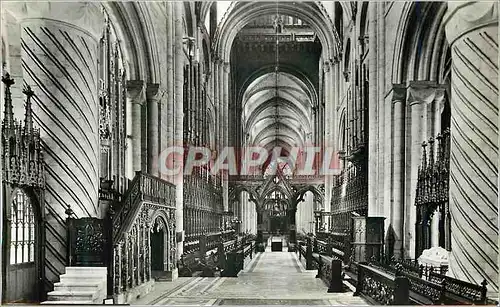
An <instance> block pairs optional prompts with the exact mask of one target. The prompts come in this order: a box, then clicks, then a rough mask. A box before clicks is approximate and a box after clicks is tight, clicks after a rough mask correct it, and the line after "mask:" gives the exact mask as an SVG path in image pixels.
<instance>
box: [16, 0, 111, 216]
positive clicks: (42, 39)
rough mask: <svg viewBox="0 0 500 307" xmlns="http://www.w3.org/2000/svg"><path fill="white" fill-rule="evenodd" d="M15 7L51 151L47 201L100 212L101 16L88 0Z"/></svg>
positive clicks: (27, 75)
mask: <svg viewBox="0 0 500 307" xmlns="http://www.w3.org/2000/svg"><path fill="white" fill-rule="evenodd" d="M14 11H15V13H14V14H15V15H16V17H18V19H19V20H20V23H21V33H22V34H21V48H22V51H21V52H22V67H23V76H24V82H25V83H27V84H29V85H30V86H31V88H32V89H33V90H34V92H35V94H36V95H35V97H34V104H33V105H34V108H33V109H34V110H33V111H34V115H35V122H36V125H37V126H39V127H40V128H41V137H42V142H43V145H44V151H45V153H46V155H45V161H46V163H47V168H46V170H47V191H46V201H47V203H48V204H49V205H50V206H52V208H53V209H54V210H56V211H58V212H62V215H64V210H65V209H66V207H67V206H68V205H71V208H72V209H73V211H74V212H75V214H76V215H77V216H78V217H84V216H97V215H98V210H97V200H98V188H99V100H98V92H97V91H98V87H97V84H98V77H97V56H98V53H97V46H98V39H99V36H100V31H101V29H102V26H104V24H103V22H104V16H103V14H102V13H101V11H100V8H99V6H98V5H96V4H91V3H72V4H71V5H67V4H63V3H50V4H49V3H23V4H20V5H19V6H18V7H16V8H15V9H14ZM99 24H100V25H101V26H98V28H96V25H99Z"/></svg>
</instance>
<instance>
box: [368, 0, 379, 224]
mask: <svg viewBox="0 0 500 307" xmlns="http://www.w3.org/2000/svg"><path fill="white" fill-rule="evenodd" d="M377 6H378V3H377V2H371V3H369V4H368V20H369V22H370V26H369V27H368V30H369V31H368V37H369V39H368V50H369V52H368V67H369V70H368V71H369V77H368V79H369V80H370V83H369V86H368V96H369V98H368V99H369V102H368V216H379V215H380V211H381V210H380V208H379V206H378V203H377V185H378V178H377V172H378V153H377V150H378V134H377V125H378V122H379V121H380V120H382V118H380V117H379V114H378V110H377V100H378V88H377V78H378V74H377V68H378V67H377V61H378V57H377V51H378V49H377V48H378V44H377Z"/></svg>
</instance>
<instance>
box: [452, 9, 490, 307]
mask: <svg viewBox="0 0 500 307" xmlns="http://www.w3.org/2000/svg"><path fill="white" fill-rule="evenodd" d="M444 21H445V25H446V26H445V27H446V28H445V29H446V36H447V39H448V42H449V44H450V46H451V57H452V70H451V71H452V78H451V82H452V84H451V104H450V105H451V115H452V120H451V152H450V155H451V162H450V212H451V216H452V220H451V238H452V241H451V256H450V259H449V262H450V274H451V275H453V276H455V277H457V278H459V279H464V280H468V281H471V282H474V283H480V282H481V281H482V280H483V279H486V281H487V282H488V289H489V290H490V291H491V292H492V295H496V296H494V297H495V298H496V297H498V285H499V281H498V260H499V259H498V202H497V201H498V121H499V117H498V2H467V3H463V2H458V3H455V2H452V1H450V2H449V3H448V12H447V15H446V16H445V18H444Z"/></svg>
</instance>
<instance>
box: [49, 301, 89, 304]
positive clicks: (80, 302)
mask: <svg viewBox="0 0 500 307" xmlns="http://www.w3.org/2000/svg"><path fill="white" fill-rule="evenodd" d="M40 304H41V305H91V304H94V303H93V302H92V301H45V302H41V303H40Z"/></svg>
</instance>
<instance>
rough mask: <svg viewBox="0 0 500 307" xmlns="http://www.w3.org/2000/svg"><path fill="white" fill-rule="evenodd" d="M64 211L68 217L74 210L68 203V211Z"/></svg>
mask: <svg viewBox="0 0 500 307" xmlns="http://www.w3.org/2000/svg"><path fill="white" fill-rule="evenodd" d="M64 213H65V214H66V215H67V216H68V218H70V217H71V216H72V215H73V213H74V212H73V209H71V206H70V205H68V208H66V211H64Z"/></svg>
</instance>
